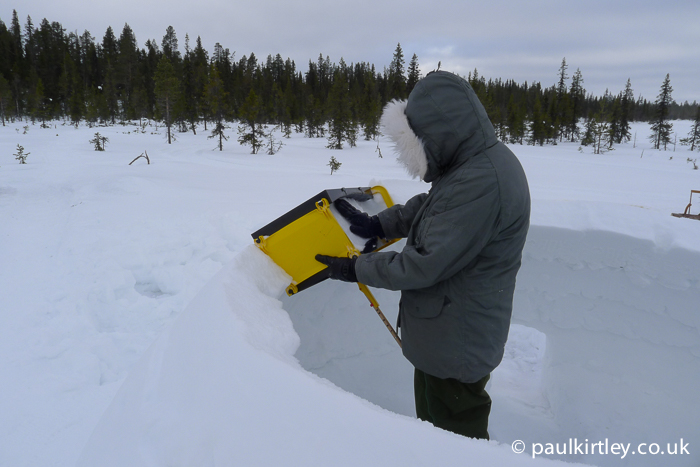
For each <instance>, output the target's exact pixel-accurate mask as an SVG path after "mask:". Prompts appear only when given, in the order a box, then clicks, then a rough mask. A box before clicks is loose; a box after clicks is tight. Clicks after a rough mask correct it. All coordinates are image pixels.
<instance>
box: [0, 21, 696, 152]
mask: <svg viewBox="0 0 700 467" xmlns="http://www.w3.org/2000/svg"><path fill="white" fill-rule="evenodd" d="M390 53H391V51H387V55H389V54H390ZM406 62H407V60H406V57H405V56H404V52H403V50H402V48H401V45H400V44H398V45H397V46H396V49H395V50H394V51H393V57H392V61H391V64H390V66H389V67H388V68H384V69H382V70H377V69H376V68H375V66H374V65H373V64H370V63H364V62H361V63H354V64H353V63H351V64H347V63H346V62H345V61H344V60H343V59H342V58H341V59H340V60H339V62H338V63H334V62H331V60H330V58H329V57H328V56H325V57H324V56H323V54H322V53H321V54H319V56H318V57H317V58H316V59H312V60H309V63H308V65H307V66H306V69H304V70H302V69H300V68H298V67H297V64H296V63H294V61H292V60H290V59H289V58H287V59H286V60H285V59H283V58H282V57H281V56H280V55H279V54H277V55H275V56H272V55H268V56H267V57H266V59H264V60H259V59H258V57H256V56H255V54H254V53H251V54H250V55H243V56H241V57H240V58H238V59H237V58H236V56H235V53H232V52H231V51H230V50H229V49H227V48H225V47H224V46H222V45H221V44H218V43H217V44H216V45H215V47H214V50H213V53H211V54H210V53H209V52H208V51H207V50H205V49H204V47H203V46H202V43H201V40H200V38H197V39H196V40H195V41H194V44H192V43H191V41H190V38H189V37H188V36H185V39H184V53H181V52H180V51H179V47H178V39H177V35H176V32H175V30H174V29H173V28H172V27H168V28H167V29H166V31H165V35H164V36H163V39H162V42H161V43H160V44H157V43H155V41H153V40H148V41H146V42H145V47H144V48H139V46H138V44H137V41H136V36H135V33H134V31H132V29H131V28H130V27H129V26H128V25H124V28H123V29H122V31H121V33H120V34H119V35H117V34H115V32H114V30H113V29H112V28H111V27H109V28H108V29H107V31H106V32H105V33H104V36H103V37H102V38H101V39H99V40H98V39H96V38H95V37H93V36H92V35H91V34H90V33H89V32H88V31H85V32H84V33H83V34H82V35H77V33H73V32H69V33H66V31H65V29H64V28H63V27H62V26H61V24H59V23H57V22H49V21H48V20H46V19H44V20H42V21H41V23H40V24H39V25H38V26H35V25H34V24H33V22H32V19H31V18H30V17H27V19H26V22H25V23H24V25H23V26H21V25H20V22H19V19H18V16H17V12H16V11H15V12H13V16H12V19H11V22H10V25H9V27H8V26H7V25H6V24H5V23H4V22H3V21H2V20H1V19H0V119H1V120H2V123H3V125H5V122H6V121H18V120H31V121H33V122H41V123H45V122H48V121H55V120H63V121H64V122H66V123H70V124H73V125H79V124H87V125H90V126H93V125H110V124H117V123H123V122H127V121H128V122H132V121H140V122H141V123H142V124H144V122H151V121H156V122H159V123H160V124H162V125H164V126H165V127H167V140H168V142H172V140H173V139H174V138H175V135H176V133H177V132H188V131H192V132H195V133H196V132H197V131H200V130H201V131H205V132H208V133H211V136H210V138H213V139H215V140H216V142H217V146H218V147H219V149H222V148H223V145H224V143H225V141H226V140H228V138H229V136H230V134H229V132H230V129H231V125H232V124H234V123H235V125H236V128H237V130H238V135H239V139H238V141H239V142H241V143H242V144H248V145H250V146H252V148H253V152H254V153H255V152H257V150H258V149H260V148H261V147H263V145H265V144H275V143H274V141H273V142H272V143H270V142H269V141H268V139H267V138H266V131H267V130H266V128H269V127H271V126H272V127H274V128H276V129H280V130H281V131H282V132H283V134H284V135H285V136H289V135H291V133H292V132H297V133H304V134H305V135H306V136H307V137H323V138H327V140H328V146H327V147H328V148H331V149H342V148H343V147H344V146H345V145H348V146H353V145H354V144H355V142H356V141H357V138H364V139H368V140H370V139H374V138H376V137H377V136H378V135H379V117H380V115H381V111H382V108H383V106H384V105H385V104H386V103H387V102H389V101H390V100H392V99H405V98H406V97H407V96H408V94H409V93H410V92H411V90H412V89H413V86H415V84H416V82H417V81H418V80H419V79H420V78H421V77H422V76H423V72H429V71H431V70H421V69H420V66H419V62H418V57H417V56H416V55H415V54H414V55H413V56H412V58H411V59H410V60H408V64H407V63H406ZM552 76H553V78H558V79H556V80H555V79H553V81H555V82H554V83H553V84H552V85H551V86H549V87H545V86H544V85H542V84H541V83H539V82H531V83H527V82H525V83H516V82H515V81H512V80H502V79H500V78H499V79H486V78H485V77H483V76H481V75H480V74H479V72H478V71H477V70H476V69H475V70H474V71H472V72H470V73H469V74H468V76H465V78H467V79H468V80H469V82H470V83H471V85H472V87H473V88H474V90H475V91H476V93H477V95H478V96H479V98H480V99H481V101H482V103H483V104H484V106H485V108H486V110H487V112H488V115H489V117H490V119H491V122H492V123H493V125H494V128H495V129H496V131H497V134H498V136H499V138H500V139H501V140H502V141H505V142H507V143H511V144H517V143H520V144H533V145H544V144H557V143H558V142H561V141H570V142H579V143H580V144H582V145H591V146H593V147H594V148H595V149H598V150H602V149H603V148H609V149H611V148H612V147H613V145H614V144H619V143H622V142H625V141H629V140H630V138H631V135H630V130H629V123H630V122H633V121H646V122H649V123H650V124H651V129H652V132H653V133H652V134H651V135H645V136H647V137H648V138H649V139H651V140H652V141H653V142H654V144H655V147H656V148H659V149H662V148H665V147H666V146H667V145H668V144H673V141H670V138H671V129H670V128H671V126H672V124H671V123H670V121H671V120H674V119H686V120H694V121H695V122H696V125H695V128H698V127H699V123H698V122H699V121H700V111H699V110H698V104H697V103H696V102H693V103H692V104H689V103H688V102H685V103H682V104H678V103H676V102H675V101H674V100H673V98H672V94H671V92H672V87H671V83H670V77H669V76H668V75H667V76H666V80H665V81H664V82H663V84H661V87H660V93H659V96H658V97H657V98H656V100H654V101H647V100H646V99H643V98H642V97H641V96H640V97H637V98H635V96H634V92H633V88H632V83H631V82H630V81H629V80H628V81H627V83H619V84H620V91H619V92H606V94H605V95H604V96H593V95H591V94H589V93H587V92H586V90H585V87H584V78H583V74H582V72H581V71H580V70H579V69H577V70H575V71H573V72H572V71H571V70H569V66H568V64H567V63H566V59H563V60H562V62H561V66H560V68H559V70H558V72H557V71H556V70H553V71H552ZM696 133H697V132H696ZM691 136H692V135H689V139H688V141H689V144H694V146H693V147H694V148H695V147H697V144H698V142H699V141H698V139H697V138H698V136H697V135H695V136H693V137H692V138H691Z"/></svg>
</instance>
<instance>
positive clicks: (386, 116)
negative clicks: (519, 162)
mask: <svg viewBox="0 0 700 467" xmlns="http://www.w3.org/2000/svg"><path fill="white" fill-rule="evenodd" d="M381 125H382V129H383V131H384V133H385V134H386V135H387V136H389V138H391V140H392V141H393V142H394V146H395V151H396V152H397V153H398V155H399V157H398V160H399V162H401V163H402V164H404V165H405V166H406V169H407V170H408V172H409V173H410V174H411V175H412V176H414V177H420V178H421V179H422V180H424V181H426V182H432V181H434V180H436V179H437V178H439V177H440V176H441V175H442V174H443V173H444V172H445V171H446V170H448V169H449V168H450V167H452V166H453V165H455V164H460V163H462V162H464V161H466V160H467V159H469V158H470V157H471V156H473V155H474V154H478V153H480V152H482V151H484V150H485V149H486V148H489V147H491V146H493V145H494V144H496V143H497V142H498V140H497V139H496V134H495V131H494V129H493V125H491V122H490V121H489V118H488V116H487V114H486V110H485V109H484V106H483V105H482V104H481V102H479V99H478V98H477V96H476V93H475V92H474V90H473V89H472V87H471V86H470V85H469V83H468V82H467V81H466V80H465V79H464V78H460V77H459V76H457V75H454V74H452V73H449V72H446V71H436V72H432V73H429V74H428V75H427V76H426V77H425V78H423V79H422V80H420V81H419V82H418V84H416V87H415V88H414V89H413V91H411V94H410V95H409V96H408V100H406V101H392V102H390V103H389V104H387V106H386V107H385V108H384V112H383V113H382V118H381Z"/></svg>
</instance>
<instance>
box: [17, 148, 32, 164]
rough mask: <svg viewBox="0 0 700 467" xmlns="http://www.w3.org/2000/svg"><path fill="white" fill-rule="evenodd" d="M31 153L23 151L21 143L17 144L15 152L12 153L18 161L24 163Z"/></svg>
mask: <svg viewBox="0 0 700 467" xmlns="http://www.w3.org/2000/svg"><path fill="white" fill-rule="evenodd" d="M29 154H31V153H29V152H28V153H26V154H25V153H24V147H22V146H21V145H19V144H18V145H17V152H16V153H15V154H13V155H14V156H15V159H17V160H18V161H19V163H20V164H26V163H27V156H28V155H29Z"/></svg>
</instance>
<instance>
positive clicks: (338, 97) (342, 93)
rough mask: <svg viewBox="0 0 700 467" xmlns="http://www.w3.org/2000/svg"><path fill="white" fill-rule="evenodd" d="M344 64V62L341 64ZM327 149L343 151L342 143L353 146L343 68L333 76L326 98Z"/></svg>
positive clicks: (351, 123) (350, 115)
mask: <svg viewBox="0 0 700 467" xmlns="http://www.w3.org/2000/svg"><path fill="white" fill-rule="evenodd" d="M343 63H344V62H343ZM328 117H329V122H328V145H327V146H326V147H327V148H328V149H343V142H344V141H348V143H349V144H350V146H354V142H355V140H356V133H355V125H354V123H353V122H352V112H351V111H350V99H349V96H348V80H347V76H346V69H345V67H339V68H338V69H337V70H336V72H335V74H334V76H333V85H332V86H331V92H330V95H329V96H328Z"/></svg>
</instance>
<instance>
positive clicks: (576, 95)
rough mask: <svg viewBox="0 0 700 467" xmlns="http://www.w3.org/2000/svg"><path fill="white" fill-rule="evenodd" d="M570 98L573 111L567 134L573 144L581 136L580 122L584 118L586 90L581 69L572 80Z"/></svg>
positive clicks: (568, 122) (570, 115)
mask: <svg viewBox="0 0 700 467" xmlns="http://www.w3.org/2000/svg"><path fill="white" fill-rule="evenodd" d="M569 97H570V98H569V101H570V104H571V107H570V109H571V111H570V113H569V114H568V118H567V122H566V132H567V134H568V136H569V141H571V142H572V143H573V142H574V141H576V140H577V139H578V137H579V134H580V132H579V128H578V121H579V119H580V118H581V117H582V116H583V104H584V101H585V98H586V90H585V89H583V76H582V74H581V70H580V69H577V70H576V73H574V76H573V78H571V87H570V88H569Z"/></svg>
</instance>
